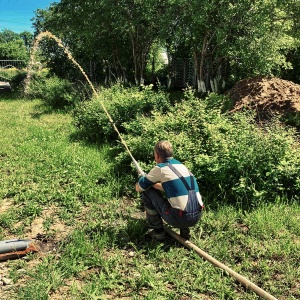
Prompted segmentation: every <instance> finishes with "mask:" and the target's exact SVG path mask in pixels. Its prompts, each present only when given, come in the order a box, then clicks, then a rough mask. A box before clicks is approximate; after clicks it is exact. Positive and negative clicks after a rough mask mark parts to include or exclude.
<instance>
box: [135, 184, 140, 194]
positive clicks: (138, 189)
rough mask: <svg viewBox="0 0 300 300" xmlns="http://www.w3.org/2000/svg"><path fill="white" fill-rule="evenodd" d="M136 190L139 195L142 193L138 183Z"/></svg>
mask: <svg viewBox="0 0 300 300" xmlns="http://www.w3.org/2000/svg"><path fill="white" fill-rule="evenodd" d="M135 190H136V191H137V192H139V193H140V192H141V189H140V186H139V184H138V183H136V184H135Z"/></svg>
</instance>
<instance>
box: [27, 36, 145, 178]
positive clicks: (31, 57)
mask: <svg viewBox="0 0 300 300" xmlns="http://www.w3.org/2000/svg"><path fill="white" fill-rule="evenodd" d="M45 37H47V38H51V39H53V40H55V41H56V42H57V44H58V46H59V47H61V48H62V49H63V51H64V52H65V54H66V55H67V56H68V58H69V59H70V60H71V61H72V62H73V64H74V65H75V66H76V67H77V68H78V69H79V70H80V71H81V73H82V74H83V76H84V77H85V79H86V80H87V82H88V84H89V85H90V86H91V88H92V90H93V93H94V94H95V96H96V97H99V94H98V93H97V91H96V89H95V87H94V85H93V84H92V82H91V81H90V79H89V77H88V76H87V75H86V73H85V72H84V70H83V69H82V67H81V66H80V64H79V63H78V62H77V61H76V60H75V59H74V58H73V56H72V54H71V52H70V51H69V50H68V48H67V47H65V46H64V45H63V42H62V40H61V39H59V38H58V37H56V36H55V35H54V34H52V33H51V32H49V31H44V32H41V33H40V34H39V35H38V36H37V37H36V39H35V42H34V45H33V48H32V52H31V55H30V64H29V70H28V76H27V78H26V82H25V83H26V85H25V93H26V92H27V90H26V89H27V88H28V86H29V85H28V83H29V81H30V77H31V75H32V67H33V65H34V58H35V55H36V52H37V49H38V45H39V43H40V41H41V40H42V39H43V38H45ZM99 101H100V105H101V107H102V109H103V110H104V112H105V114H106V115H107V117H108V120H109V121H110V123H111V124H112V126H113V128H114V130H115V131H116V133H117V134H118V137H119V139H120V140H121V142H122V144H123V145H124V147H125V149H126V151H127V152H128V154H129V156H130V157H131V159H132V162H133V163H134V165H135V167H136V169H137V171H138V174H139V175H144V174H145V173H144V172H143V170H142V168H141V167H140V165H139V164H138V162H137V161H136V160H135V159H134V157H133V155H132V153H131V151H130V149H129V147H128V145H127V143H126V141H125V140H124V139H123V137H122V135H121V133H120V132H119V129H118V127H117V126H116V124H115V122H114V120H113V119H112V117H111V115H110V114H109V112H108V111H107V109H106V107H105V105H104V103H103V101H102V100H101V99H99Z"/></svg>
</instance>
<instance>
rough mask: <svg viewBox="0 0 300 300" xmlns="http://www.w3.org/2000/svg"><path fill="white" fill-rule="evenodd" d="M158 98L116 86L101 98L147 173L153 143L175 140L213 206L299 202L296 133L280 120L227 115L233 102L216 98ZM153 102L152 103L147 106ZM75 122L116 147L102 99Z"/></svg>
mask: <svg viewBox="0 0 300 300" xmlns="http://www.w3.org/2000/svg"><path fill="white" fill-rule="evenodd" d="M154 95H155V93H154V92H152V91H151V92H150V91H149V90H147V89H146V90H145V91H143V92H142V91H140V92H138V91H137V90H136V89H133V90H130V89H129V90H127V92H124V90H123V89H122V88H121V89H119V88H117V87H115V88H114V89H110V90H106V91H105V92H104V93H103V94H102V95H101V96H100V97H101V98H102V99H105V105H107V106H108V111H109V112H110V114H111V115H112V118H113V120H116V124H117V126H118V127H119V128H121V129H122V132H123V134H124V136H125V140H126V141H127V143H128V145H129V148H130V149H131V151H132V153H133V155H134V157H135V158H136V159H138V160H140V161H141V162H142V165H143V167H144V168H145V169H146V170H149V169H150V168H151V166H152V165H153V145H154V143H155V141H158V140H160V139H170V140H171V141H172V142H173V144H174V147H175V153H176V157H177V158H178V159H180V160H181V161H185V162H187V164H188V165H189V166H190V168H191V170H192V171H193V172H194V173H195V175H196V176H197V178H199V181H200V186H201V187H202V190H203V191H202V193H203V195H204V196H205V198H206V200H207V202H208V203H210V204H211V205H214V206H215V205H218V203H220V202H221V203H222V204H224V202H227V203H231V204H234V205H238V206H240V207H243V208H249V207H255V206H256V205H258V204H259V203H260V202H270V201H276V200H277V199H290V200H297V201H299V194H300V185H299V182H300V181H299V180H300V177H299V174H300V173H299V172H300V156H299V142H298V141H297V135H296V131H295V130H294V129H292V128H288V127H286V126H283V125H282V124H281V123H280V122H279V121H278V120H273V121H270V122H269V123H267V124H264V125H263V126H260V127H258V126H257V124H256V123H255V121H254V117H253V116H251V115H246V114H241V113H239V114H234V115H233V114H230V113H226V108H228V107H229V105H230V101H229V100H228V99H227V98H226V97H224V96H218V95H216V94H210V95H209V96H208V97H206V98H205V99H200V98H198V97H196V96H195V93H194V91H193V90H187V91H186V92H185V96H184V99H183V101H179V102H177V103H175V104H174V105H172V103H170V101H169V100H168V97H169V96H168V94H165V93H158V94H156V96H154ZM158 97H159V98H158ZM149 99H152V100H151V101H153V102H152V105H151V106H149V105H148V106H145V104H147V103H150V102H149V101H150V100H149ZM138 103H141V105H138ZM154 103H156V105H157V107H158V108H159V109H157V108H156V106H155V105H154ZM167 103H169V104H168V105H167ZM144 107H147V110H144V109H143V108H144ZM75 124H76V125H77V126H78V127H79V128H80V129H81V130H82V131H83V132H85V136H87V137H95V138H96V137H97V138H98V137H101V139H103V140H106V141H110V142H113V141H114V140H115V139H116V138H117V136H116V134H113V130H112V127H111V124H109V122H108V120H107V116H106V115H105V114H104V113H103V112H102V108H101V106H100V104H99V99H94V100H92V101H91V102H87V103H86V105H85V106H80V107H79V109H78V110H77V111H76V116H75ZM115 147H116V149H117V150H116V151H117V152H118V153H119V154H118V157H117V164H118V168H119V169H124V170H128V167H126V166H128V165H129V164H130V157H129V156H128V154H127V153H126V150H125V149H124V148H123V146H122V145H116V146H115ZM126 168H127V169H126ZM125 184H126V183H125Z"/></svg>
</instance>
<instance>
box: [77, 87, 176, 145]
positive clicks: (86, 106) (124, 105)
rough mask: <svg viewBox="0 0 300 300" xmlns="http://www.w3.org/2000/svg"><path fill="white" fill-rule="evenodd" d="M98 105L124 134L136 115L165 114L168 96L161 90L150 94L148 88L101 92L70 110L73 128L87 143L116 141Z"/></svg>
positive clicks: (115, 88)
mask: <svg viewBox="0 0 300 300" xmlns="http://www.w3.org/2000/svg"><path fill="white" fill-rule="evenodd" d="M102 105H104V106H105V108H106V109H107V111H108V113H109V114H110V116H111V117H112V119H113V121H114V124H115V125H116V126H117V128H118V130H119V131H120V132H122V133H124V132H125V130H124V124H125V123H126V122H130V121H131V120H135V119H136V118H137V116H144V117H145V116H151V114H152V112H153V111H159V112H161V113H165V112H166V111H167V110H168V109H169V107H170V104H169V99H168V95H167V94H166V93H164V92H163V91H158V92H155V91H153V90H152V88H151V86H150V87H141V88H136V87H133V88H124V87H123V86H121V85H115V86H113V87H112V88H110V89H103V90H102V91H101V92H100V93H99V96H98V97H95V98H93V99H92V100H91V101H87V102H85V103H81V104H80V105H78V106H77V107H76V108H75V110H74V123H75V126H76V127H77V128H78V130H79V131H80V132H81V134H83V135H84V136H85V137H86V138H87V139H89V140H90V141H104V140H107V141H111V140H115V139H117V138H118V137H117V134H116V132H115V131H114V129H113V127H112V125H111V124H110V122H109V119H108V117H107V115H106V113H105V112H104V110H103V107H102Z"/></svg>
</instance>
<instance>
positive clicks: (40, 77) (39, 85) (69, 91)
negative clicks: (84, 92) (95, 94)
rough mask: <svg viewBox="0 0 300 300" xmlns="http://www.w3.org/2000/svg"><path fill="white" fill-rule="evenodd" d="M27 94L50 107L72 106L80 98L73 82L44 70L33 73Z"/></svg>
mask: <svg viewBox="0 0 300 300" xmlns="http://www.w3.org/2000/svg"><path fill="white" fill-rule="evenodd" d="M28 85H29V86H28V88H27V91H28V92H27V96H28V97H30V98H39V99H41V100H43V101H44V103H46V104H47V105H49V106H50V107H52V108H55V109H57V108H65V107H67V106H74V105H75V104H76V103H78V102H79V101H80V100H81V93H78V91H77V89H76V88H75V86H74V83H71V82H70V81H68V80H66V79H60V78H59V77H57V76H50V77H49V75H48V74H47V73H45V72H39V73H35V74H34V75H32V76H31V78H30V82H29V83H28Z"/></svg>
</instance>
